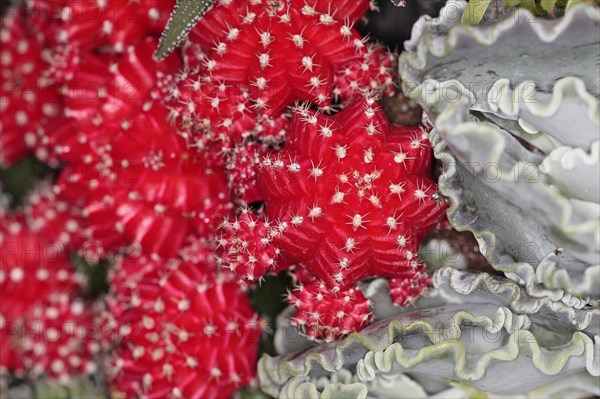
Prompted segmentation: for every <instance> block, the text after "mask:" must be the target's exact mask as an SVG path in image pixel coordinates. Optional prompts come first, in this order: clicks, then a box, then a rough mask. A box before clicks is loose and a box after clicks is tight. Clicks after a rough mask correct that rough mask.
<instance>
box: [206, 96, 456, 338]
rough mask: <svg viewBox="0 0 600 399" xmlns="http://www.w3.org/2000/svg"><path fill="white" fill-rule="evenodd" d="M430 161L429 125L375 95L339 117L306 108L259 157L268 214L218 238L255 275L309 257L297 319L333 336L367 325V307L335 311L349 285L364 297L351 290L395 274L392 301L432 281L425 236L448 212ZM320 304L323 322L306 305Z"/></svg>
mask: <svg viewBox="0 0 600 399" xmlns="http://www.w3.org/2000/svg"><path fill="white" fill-rule="evenodd" d="M430 161H431V147H430V145H429V141H428V135H427V133H426V131H425V130H424V129H423V128H419V127H414V128H410V127H400V126H395V125H391V124H390V123H389V121H388V120H387V119H386V117H385V115H383V111H382V110H381V109H380V108H379V107H378V105H377V103H376V102H375V100H374V99H372V98H365V99H363V100H361V101H357V102H355V103H353V104H351V105H349V106H348V107H347V108H346V109H344V110H343V111H341V112H339V113H337V114H335V115H334V116H332V117H327V116H324V115H323V114H321V113H319V112H315V111H311V110H309V109H308V108H307V107H299V108H297V109H296V110H295V112H294V116H293V119H292V126H291V131H290V133H289V135H288V141H287V142H286V145H285V147H284V149H283V150H282V151H279V152H274V153H271V154H269V155H267V156H265V157H262V158H261V159H260V160H259V161H258V162H257V166H256V167H257V182H258V188H259V190H260V192H261V194H262V195H263V197H264V199H265V202H266V211H265V216H266V220H268V221H264V220H261V219H258V218H257V217H255V216H253V215H250V214H249V213H248V212H247V211H246V212H242V215H241V216H240V217H238V218H237V219H235V220H233V221H226V222H225V223H223V224H222V227H221V231H222V232H223V234H222V236H221V237H220V238H219V239H218V241H217V243H218V244H219V246H221V247H223V248H222V250H221V252H220V253H222V254H223V255H222V257H221V263H222V265H223V266H225V267H228V268H230V269H231V270H233V271H234V272H235V273H236V274H237V275H238V276H239V277H240V278H241V279H242V280H244V281H247V282H254V281H258V280H259V279H260V278H261V276H262V275H263V274H265V273H267V272H271V271H274V270H277V269H278V266H279V264H282V265H285V264H289V262H293V263H297V264H302V266H300V267H303V268H306V270H308V271H309V272H311V273H313V274H314V275H315V276H316V277H317V282H314V283H313V284H312V285H311V286H310V287H311V289H310V290H306V289H303V290H302V291H301V294H298V295H292V300H293V303H295V304H297V305H298V306H299V313H298V314H299V316H298V320H297V323H304V327H305V329H306V331H307V333H308V334H310V335H311V336H313V337H317V338H326V339H331V338H332V337H337V336H339V334H342V333H345V332H347V331H349V329H350V326H352V327H353V328H360V327H361V326H364V323H366V322H367V321H368V319H365V320H364V321H363V319H362V316H364V314H368V306H366V307H365V312H366V313H364V314H363V313H361V314H360V315H361V317H360V318H359V320H350V321H348V324H347V325H346V324H343V323H342V324H340V321H339V320H338V319H336V316H335V315H336V312H340V311H342V312H344V314H345V313H346V308H345V307H342V308H336V307H334V305H332V304H337V303H339V301H338V299H339V298H340V295H342V294H341V293H345V294H347V293H350V292H353V293H354V294H352V295H350V294H348V295H350V296H349V298H352V300H351V301H350V303H352V304H356V303H364V301H362V299H363V298H362V297H360V296H357V295H359V294H358V293H357V292H356V291H352V290H353V289H354V287H355V284H356V283H357V282H359V281H361V280H363V279H365V278H369V277H375V276H381V277H387V278H394V279H395V280H394V281H393V285H394V290H393V297H394V302H395V303H398V304H402V305H406V304H408V303H410V302H412V301H413V300H414V299H415V298H416V297H417V296H418V295H420V294H421V293H423V292H424V291H425V289H426V287H427V285H428V283H429V279H428V276H427V272H426V270H425V268H424V267H423V266H422V265H420V264H419V263H418V248H419V241H420V240H421V238H422V237H423V236H424V235H425V234H426V233H427V232H428V231H429V230H430V229H431V228H432V227H433V226H434V225H435V224H436V223H437V222H438V221H439V220H440V218H441V217H442V216H443V215H444V211H445V204H444V202H443V201H442V200H441V197H439V195H438V194H437V190H436V186H435V183H434V182H433V181H432V180H431V179H430V178H429V177H428V173H429V167H430ZM304 281H306V279H304ZM321 283H323V284H324V285H320V284H321ZM315 287H319V290H317V289H316V288H315ZM328 291H329V292H330V293H327V292H328ZM319 293H320V297H323V298H328V299H327V300H323V304H325V305H324V306H321V304H320V303H321V301H320V300H319V303H308V302H307V303H303V301H304V299H307V298H309V297H311V298H312V297H313V296H314V295H317V294H319ZM345 294H344V295H345ZM342 297H345V296H342ZM307 300H308V299H307ZM313 302H314V301H313ZM327 304H329V305H331V306H326V305H327ZM335 306H337V305H335ZM361 306H362V305H361ZM316 308H318V309H319V310H318V312H319V315H320V324H319V323H316V320H314V319H313V320H312V323H313V324H307V323H309V321H311V319H310V317H309V315H308V313H307V312H312V311H315V309H316ZM327 309H328V310H327ZM321 313H323V314H321Z"/></svg>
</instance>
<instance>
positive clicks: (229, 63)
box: [190, 0, 369, 115]
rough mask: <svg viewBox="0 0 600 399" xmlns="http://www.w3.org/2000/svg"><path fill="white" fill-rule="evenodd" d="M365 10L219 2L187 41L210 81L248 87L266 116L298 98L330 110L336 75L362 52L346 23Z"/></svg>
mask: <svg viewBox="0 0 600 399" xmlns="http://www.w3.org/2000/svg"><path fill="white" fill-rule="evenodd" d="M368 8H369V1H368V0H360V1H352V0H342V1H331V0H316V1H313V2H305V1H304V0H278V1H271V0H259V1H251V2H247V1H245V0H219V1H217V2H216V3H215V4H214V6H213V7H212V9H211V10H209V12H208V13H206V14H205V15H204V16H203V17H202V19H201V20H200V22H199V23H198V25H197V26H196V27H195V28H194V29H193V30H192V32H191V33H190V40H192V41H195V42H198V43H200V44H201V45H202V47H203V48H204V49H205V51H206V58H205V59H204V60H203V65H202V67H203V68H204V69H205V70H206V71H207V72H208V74H210V76H211V77H212V78H213V79H215V80H219V81H224V82H226V83H228V84H237V85H243V86H246V87H249V88H250V95H251V97H252V98H253V99H255V100H256V107H257V108H258V109H261V110H262V111H264V113H267V114H270V115H276V114H278V113H279V112H281V111H282V110H283V109H284V108H285V107H287V106H288V105H290V104H292V103H293V102H294V101H296V100H306V101H311V102H314V103H315V104H318V105H319V106H329V105H331V100H332V96H333V91H334V71H335V70H337V69H341V68H342V66H343V65H344V64H346V63H348V62H350V61H355V60H360V59H362V58H363V54H364V53H365V52H366V47H365V44H364V41H363V39H362V38H361V37H360V35H359V34H358V33H357V32H356V31H355V30H354V29H353V28H352V25H353V23H354V22H356V21H357V20H358V19H359V18H360V17H361V15H362V14H364V13H365V12H366V11H367V10H368ZM257 27H258V29H257Z"/></svg>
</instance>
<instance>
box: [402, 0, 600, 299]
mask: <svg viewBox="0 0 600 399" xmlns="http://www.w3.org/2000/svg"><path fill="white" fill-rule="evenodd" d="M532 18H533V16H532V15H531V14H529V13H528V12H527V11H525V10H518V11H517V13H516V14H515V15H514V17H513V18H508V19H505V20H503V21H500V22H497V23H494V24H491V25H487V26H486V27H485V28H484V27H465V26H464V25H457V26H454V27H448V26H447V25H446V26H444V31H437V32H435V33H433V32H429V31H423V32H422V34H420V36H419V38H418V43H417V45H416V51H414V52H409V53H405V54H404V55H403V56H402V57H401V59H400V70H401V74H402V77H403V81H404V83H405V85H407V84H408V82H412V83H410V84H411V86H410V87H408V88H409V89H411V92H410V94H411V95H412V96H414V98H415V99H416V100H417V101H418V102H420V104H421V105H422V106H424V108H425V109H426V111H427V114H428V116H429V118H430V120H431V121H432V123H433V124H434V125H435V126H436V128H437V130H436V131H435V132H433V133H432V136H434V139H433V140H434V142H435V147H436V148H435V155H436V156H437V157H438V158H440V159H442V161H443V163H444V171H445V172H444V174H443V175H442V176H441V177H440V189H441V191H442V193H443V194H444V195H446V196H448V197H449V198H450V201H451V204H452V205H451V207H450V209H449V211H448V216H449V219H450V221H451V223H452V224H453V225H454V226H455V228H457V229H458V230H469V231H472V232H473V234H474V235H475V236H476V238H477V239H478V241H479V244H480V249H481V251H482V253H483V254H484V255H485V256H486V257H487V259H488V261H489V262H490V263H491V264H492V265H493V266H494V267H495V268H496V269H498V270H501V271H503V272H505V273H506V275H507V276H509V277H511V278H513V279H514V280H516V281H518V282H520V283H522V284H525V285H527V287H528V290H529V292H531V293H535V294H536V295H552V296H553V297H555V296H557V295H558V296H560V295H564V291H561V290H566V291H567V292H568V293H570V294H575V295H582V296H583V298H582V299H583V300H591V301H592V302H595V301H596V300H597V297H598V295H600V292H599V291H598V288H596V287H597V286H599V285H598V282H599V279H600V266H599V265H598V256H599V255H600V222H599V215H600V205H599V204H600V198H599V196H598V193H597V192H598V191H599V190H597V187H596V186H597V185H596V184H595V183H588V180H591V179H594V177H595V176H596V175H597V173H595V171H593V170H592V169H593V168H594V166H595V162H596V161H595V160H594V154H595V152H594V149H593V147H594V146H595V145H597V144H594V143H596V142H597V141H598V139H599V136H598V131H599V126H600V112H599V111H598V110H599V102H598V97H600V93H599V91H598V89H599V87H598V80H597V78H596V77H595V74H594V73H593V72H592V71H595V69H596V68H595V67H594V66H593V65H595V64H596V62H597V61H595V59H596V58H597V54H598V53H600V42H598V40H597V37H596V36H597V35H596V34H595V32H596V30H597V28H596V27H597V24H598V21H600V12H599V10H598V9H595V8H594V7H584V6H580V7H576V8H575V9H573V10H572V11H571V12H569V13H567V14H566V16H565V17H564V18H562V19H558V20H554V21H546V22H544V23H539V22H538V21H535V20H534V22H537V23H532ZM575 31H577V32H578V33H577V35H573V32H575ZM444 32H446V33H444ZM417 33H418V32H417ZM514 43H520V45H519V50H518V54H515V56H518V57H519V61H518V62H517V63H515V61H514V57H511V56H509V55H510V54H512V53H515V50H514ZM576 47H581V48H585V50H584V52H586V53H587V57H588V59H587V61H585V60H584V58H585V56H584V55H583V54H582V56H583V57H584V58H582V60H584V61H583V62H584V64H586V65H587V67H584V68H583V69H578V70H575V69H573V68H571V67H570V66H569V65H567V64H568V63H562V62H557V61H556V58H555V57H553V56H552V55H551V54H553V53H554V51H556V49H557V48H562V49H564V51H565V52H566V53H568V52H569V51H571V50H573V49H575V48H576ZM574 51H575V52H577V51H578V50H577V49H575V50H574ZM499 53H501V54H505V55H506V57H500V58H498V57H497V54H499ZM573 55H574V54H573ZM540 65H552V67H547V68H540ZM557 71H560V73H559V75H555V72H557ZM457 77H458V79H457ZM435 136H439V137H437V138H435ZM516 137H517V138H518V139H517V138H516ZM525 143H528V144H525ZM532 146H533V147H534V148H532ZM542 165H543V166H542ZM575 168H577V169H575ZM490 173H491V175H490ZM587 296H592V297H593V298H587V299H586V297H587Z"/></svg>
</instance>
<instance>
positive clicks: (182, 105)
mask: <svg viewBox="0 0 600 399" xmlns="http://www.w3.org/2000/svg"><path fill="white" fill-rule="evenodd" d="M169 97H170V101H169V102H168V106H169V109H170V111H171V113H170V115H169V117H170V119H171V120H174V121H175V122H176V125H177V127H178V128H179V129H180V130H181V131H182V132H184V133H185V134H191V136H190V137H189V139H190V142H191V144H192V145H194V146H195V147H197V148H198V149H199V150H206V151H211V152H213V153H223V152H224V151H225V150H227V149H229V148H231V147H232V146H233V145H235V144H237V143H242V142H243V141H244V140H245V139H246V138H247V137H248V136H249V135H250V133H251V131H252V129H253V128H254V125H255V123H256V111H254V110H252V109H251V108H250V98H249V94H248V90H247V89H246V88H244V87H239V86H228V85H226V84H225V83H222V82H216V81H213V80H212V79H210V78H209V77H207V76H205V75H203V74H202V73H200V72H198V71H195V72H189V73H188V72H183V73H182V74H181V76H180V78H179V79H178V81H177V83H176V86H174V87H173V88H171V90H170V96H169Z"/></svg>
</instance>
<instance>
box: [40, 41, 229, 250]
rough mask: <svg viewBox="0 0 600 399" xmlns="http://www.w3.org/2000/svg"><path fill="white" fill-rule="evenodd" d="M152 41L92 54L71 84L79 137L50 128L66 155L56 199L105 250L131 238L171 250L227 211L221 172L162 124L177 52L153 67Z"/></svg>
mask: <svg viewBox="0 0 600 399" xmlns="http://www.w3.org/2000/svg"><path fill="white" fill-rule="evenodd" d="M155 46H156V41H155V40H153V39H147V40H145V41H144V42H143V43H141V44H139V45H138V46H136V47H130V48H129V49H128V50H127V51H126V53H125V54H123V56H121V57H118V56H114V55H93V54H92V55H89V57H88V59H86V63H85V64H86V68H85V69H84V70H81V71H80V72H79V74H78V75H77V76H76V77H75V78H74V79H73V80H72V82H70V83H69V84H68V85H67V97H68V99H67V105H68V108H67V115H68V117H69V118H70V119H71V120H72V122H73V123H74V124H75V125H76V126H77V127H76V129H77V131H78V134H77V135H69V134H62V133H61V131H59V130H57V131H54V132H50V133H49V135H50V136H51V137H52V139H53V142H54V148H55V150H56V152H57V153H58V154H59V156H60V157H62V158H63V159H64V160H66V161H68V164H67V167H66V168H65V170H63V172H62V174H61V177H60V179H59V182H58V187H57V189H58V190H59V197H60V198H61V199H64V200H67V201H69V202H70V203H72V204H75V205H77V206H78V207H80V208H81V210H82V212H81V213H82V216H83V219H84V220H83V222H84V223H83V224H84V228H85V234H86V236H87V238H88V240H89V243H92V244H93V245H96V246H98V247H99V248H100V249H101V250H102V252H107V251H116V250H119V249H120V248H122V247H123V246H126V245H128V244H131V243H137V244H139V245H140V246H141V249H142V250H143V251H144V252H145V253H148V254H152V253H155V254H157V255H159V256H162V257H165V258H169V257H172V256H176V255H177V251H178V250H179V249H180V248H181V246H182V244H183V242H184V240H185V238H186V237H187V236H188V235H189V234H191V233H197V234H200V235H202V236H205V237H209V236H210V235H211V234H212V229H213V228H214V227H215V226H216V224H217V223H218V221H219V220H220V219H221V218H222V217H223V216H224V215H225V214H226V213H227V212H228V210H229V209H230V208H231V202H230V199H229V193H228V189H227V186H226V181H225V176H224V174H223V172H222V171H220V170H219V169H218V167H217V166H215V165H213V164H212V163H211V162H210V160H208V159H207V157H205V156H201V155H198V154H197V153H196V151H194V150H193V149H190V148H188V143H187V142H186V140H185V138H184V137H181V136H179V135H177V134H176V132H175V131H174V129H173V128H172V127H171V126H170V125H169V124H168V122H167V115H168V111H167V109H166V107H165V106H164V103H163V100H164V99H163V98H162V97H161V89H160V88H159V82H162V79H163V78H164V77H165V76H166V75H168V74H170V73H174V72H175V71H177V70H178V68H179V66H180V65H181V63H180V59H179V58H178V57H177V55H176V54H174V55H173V56H171V57H170V58H168V59H167V60H166V62H163V63H160V64H158V63H156V62H155V61H154V60H152V52H153V51H154V48H155ZM63 138H64V139H63Z"/></svg>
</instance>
